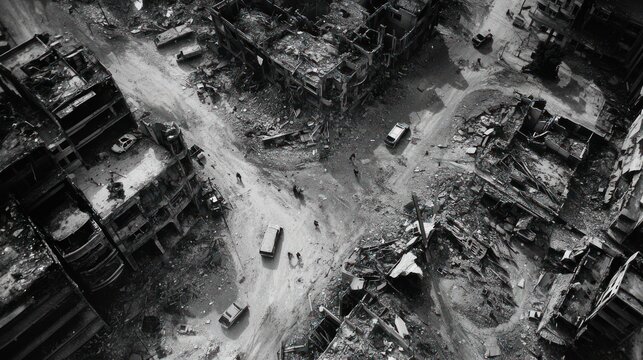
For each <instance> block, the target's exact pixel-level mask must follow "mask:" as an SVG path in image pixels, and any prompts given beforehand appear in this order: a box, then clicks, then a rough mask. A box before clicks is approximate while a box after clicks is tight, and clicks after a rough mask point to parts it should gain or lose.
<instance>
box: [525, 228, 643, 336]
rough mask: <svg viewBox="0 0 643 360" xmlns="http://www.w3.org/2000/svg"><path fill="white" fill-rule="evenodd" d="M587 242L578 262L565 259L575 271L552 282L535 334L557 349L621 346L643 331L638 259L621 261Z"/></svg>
mask: <svg viewBox="0 0 643 360" xmlns="http://www.w3.org/2000/svg"><path fill="white" fill-rule="evenodd" d="M587 240H588V241H587V245H586V246H585V247H584V248H583V250H582V252H581V253H580V254H579V255H578V256H576V257H573V258H572V259H569V258H568V259H567V260H571V261H572V262H573V261H576V262H577V263H576V266H575V268H574V271H573V272H571V273H561V274H556V275H555V276H554V277H553V278H550V279H551V283H550V287H549V299H548V303H547V304H546V307H545V310H544V313H543V317H542V320H541V322H540V324H539V326H538V329H537V332H538V334H539V335H540V336H541V337H542V338H544V339H545V340H547V341H549V342H552V343H554V344H558V345H565V346H568V345H572V344H575V345H577V346H580V345H581V344H585V345H592V344H594V345H605V344H609V346H614V345H617V344H621V343H623V342H624V341H626V340H627V339H628V338H630V337H631V336H632V335H633V334H635V333H636V332H637V331H640V330H641V326H643V278H642V273H641V269H640V266H641V264H640V255H639V253H638V252H637V253H634V254H632V255H631V256H629V257H628V258H627V259H626V260H625V261H623V255H622V254H621V253H619V252H618V251H617V250H616V249H615V248H612V247H611V246H610V245H609V244H608V243H606V242H603V241H601V240H600V239H598V238H595V237H589V239H587ZM619 263H620V264H622V265H621V266H620V267H618V268H617V270H616V271H615V268H616V266H615V265H618V264H619ZM583 346H584V345H583Z"/></svg>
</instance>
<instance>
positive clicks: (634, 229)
mask: <svg viewBox="0 0 643 360" xmlns="http://www.w3.org/2000/svg"><path fill="white" fill-rule="evenodd" d="M642 142H643V112H642V113H641V114H639V116H638V117H637V118H636V119H635V120H634V122H633V123H632V125H631V126H630V130H629V132H628V134H627V136H626V137H625V139H624V140H623V144H622V145H621V149H620V154H619V158H618V160H617V161H616V163H615V164H614V170H613V172H612V175H611V176H610V182H609V185H608V187H607V191H606V192H605V198H604V202H605V203H606V204H608V203H610V202H611V201H612V200H613V199H614V198H616V199H617V200H616V201H615V208H616V211H617V214H616V216H615V218H614V219H613V220H612V223H611V224H610V227H609V229H608V230H607V234H608V236H609V237H610V238H611V239H612V240H614V241H616V242H618V243H620V244H623V245H625V246H628V247H630V248H632V249H639V250H641V249H643V242H642V241H641V239H643V203H642V202H641V199H643V179H641V170H642V168H643V143H642Z"/></svg>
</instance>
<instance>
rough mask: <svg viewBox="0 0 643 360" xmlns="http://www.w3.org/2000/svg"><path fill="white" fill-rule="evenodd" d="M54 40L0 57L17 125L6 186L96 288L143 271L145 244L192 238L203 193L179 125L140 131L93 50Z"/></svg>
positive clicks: (43, 38)
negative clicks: (127, 270)
mask: <svg viewBox="0 0 643 360" xmlns="http://www.w3.org/2000/svg"><path fill="white" fill-rule="evenodd" d="M49 40H50V39H49V36H48V35H39V36H35V37H34V38H32V39H30V40H28V41H27V42H25V43H23V44H20V45H18V46H17V47H15V48H13V49H12V50H11V51H9V52H7V53H5V54H3V55H2V56H1V57H0V64H2V67H0V70H1V71H0V72H2V74H3V79H2V80H3V81H2V83H3V89H4V92H5V95H6V96H7V102H6V103H5V105H6V106H5V107H4V108H3V109H4V110H5V111H10V112H11V110H13V111H12V113H11V114H10V115H11V116H12V119H13V120H14V121H15V122H14V124H15V125H12V124H7V125H9V126H13V128H8V129H7V130H8V131H9V132H10V133H11V134H12V136H10V137H8V138H6V139H5V141H6V142H7V146H3V150H6V151H9V152H11V153H12V154H9V155H13V156H9V155H8V156H5V157H3V160H4V161H7V166H5V167H3V177H2V179H4V180H5V181H3V183H2V186H3V188H5V189H6V190H7V192H8V193H12V194H14V195H16V196H17V197H18V198H19V200H20V202H21V204H22V205H23V206H25V207H26V208H27V209H28V211H29V215H31V216H32V217H33V218H34V220H35V221H36V223H37V224H39V225H40V226H42V228H43V229H44V230H45V234H46V236H48V237H51V239H52V244H53V248H54V249H55V250H56V251H58V252H59V253H60V255H61V256H62V257H63V258H64V259H65V261H67V262H69V264H70V266H71V267H72V268H74V269H75V270H77V271H78V272H79V273H80V274H88V275H87V276H89V277H92V278H95V277H98V278H100V281H98V283H96V281H94V280H92V281H89V283H91V284H93V285H90V286H89V287H90V289H92V290H98V289H100V288H102V287H103V286H105V285H107V284H109V283H111V282H113V281H114V280H115V279H116V278H117V277H118V275H119V274H120V273H121V272H122V271H123V263H122V260H121V258H124V259H125V260H126V261H127V263H128V264H129V265H130V266H131V267H132V268H134V269H136V268H137V265H136V261H135V260H134V256H133V255H134V253H135V252H136V251H137V250H139V249H140V248H141V247H142V246H143V245H146V244H147V243H149V242H153V243H154V244H155V245H156V247H157V248H158V249H159V250H160V252H164V248H165V247H171V246H172V245H173V244H174V243H175V242H176V240H177V239H179V238H181V237H182V236H183V235H185V234H186V232H187V231H188V230H189V229H190V228H191V226H192V225H193V224H194V222H195V216H194V214H195V213H196V212H198V204H197V203H196V201H195V198H196V195H197V193H198V191H199V185H198V182H197V180H196V178H195V176H196V175H195V172H194V168H193V164H192V159H191V158H190V157H189V156H188V151H187V148H186V146H185V142H184V140H183V136H182V134H181V131H180V129H179V128H178V127H177V126H176V125H175V124H172V125H160V124H150V123H146V122H141V124H140V128H139V129H137V128H136V121H135V120H134V117H133V115H132V114H131V112H130V109H129V106H128V104H127V103H126V101H125V99H124V97H123V95H122V93H121V92H120V90H119V89H118V86H117V85H116V83H115V82H114V80H113V79H112V77H111V74H110V73H109V71H108V70H107V69H106V68H105V67H104V66H103V65H102V64H100V62H98V61H97V60H96V58H95V57H94V56H93V55H92V54H91V53H90V52H89V50H87V49H86V48H85V47H84V46H82V45H80V44H78V43H77V42H75V41H74V40H73V39H62V38H61V37H56V39H54V41H53V42H51V43H50V42H49ZM16 104H21V108H20V110H19V111H16V110H15V109H14V107H15V106H17V105H16ZM27 111H29V113H28V114H27V113H26V112H27ZM27 119H28V120H30V121H31V122H29V121H27ZM115 148H116V149H115ZM110 150H111V151H110ZM81 165H82V166H81ZM25 181H26V183H29V184H31V185H33V186H25ZM159 235H160V236H159ZM159 237H160V238H161V240H159ZM163 242H165V246H163V245H161V244H162V243H163ZM117 249H118V250H117ZM118 253H120V254H118ZM78 262H81V263H84V262H89V263H88V264H89V265H88V264H86V265H87V266H81V265H80V264H79V263H78ZM90 265H91V266H90ZM99 265H100V266H99ZM96 266H99V268H96ZM90 275H91V276H90Z"/></svg>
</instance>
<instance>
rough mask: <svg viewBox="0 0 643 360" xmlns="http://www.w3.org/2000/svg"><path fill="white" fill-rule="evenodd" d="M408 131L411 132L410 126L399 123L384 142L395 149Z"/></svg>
mask: <svg viewBox="0 0 643 360" xmlns="http://www.w3.org/2000/svg"><path fill="white" fill-rule="evenodd" d="M407 131H409V124H405V123H397V124H395V126H393V128H392V129H391V131H389V133H388V135H386V139H384V142H385V143H386V145H387V146H390V147H395V146H397V144H398V143H399V142H400V140H401V139H402V137H403V136H404V134H406V132H407Z"/></svg>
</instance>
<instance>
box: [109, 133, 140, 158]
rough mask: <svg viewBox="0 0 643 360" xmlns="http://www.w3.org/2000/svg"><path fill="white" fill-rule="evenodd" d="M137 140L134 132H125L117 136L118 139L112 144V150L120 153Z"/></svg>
mask: <svg viewBox="0 0 643 360" xmlns="http://www.w3.org/2000/svg"><path fill="white" fill-rule="evenodd" d="M136 140H138V138H137V137H136V135H134V134H125V135H123V136H121V137H120V138H118V141H117V142H116V144H114V145H112V151H113V152H115V153H117V154H122V153H124V152H126V151H127V150H128V149H129V148H131V147H132V145H134V143H135V142H136Z"/></svg>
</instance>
